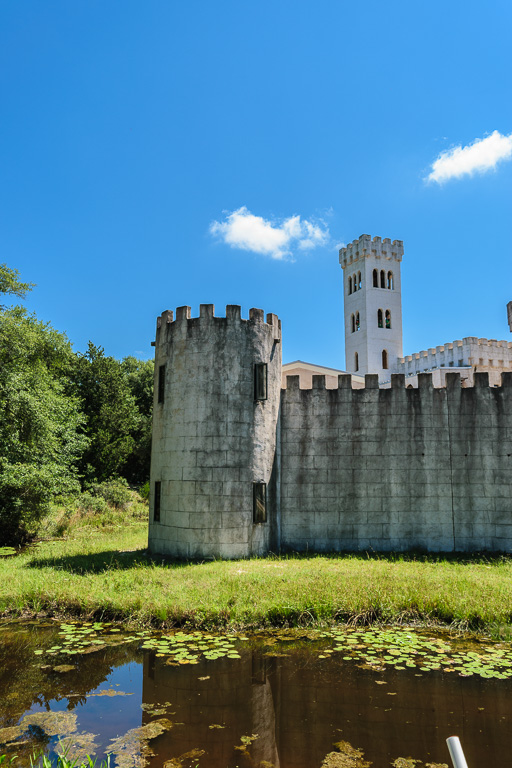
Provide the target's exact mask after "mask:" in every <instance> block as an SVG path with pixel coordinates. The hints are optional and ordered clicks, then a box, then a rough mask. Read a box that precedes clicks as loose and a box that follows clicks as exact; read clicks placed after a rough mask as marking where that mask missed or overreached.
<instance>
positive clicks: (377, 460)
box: [149, 235, 512, 558]
mask: <svg viewBox="0 0 512 768" xmlns="http://www.w3.org/2000/svg"><path fill="white" fill-rule="evenodd" d="M402 256H403V243H402V242H401V241H399V240H395V241H393V242H391V241H390V240H388V239H384V240H381V239H380V238H374V239H373V240H372V239H371V238H370V236H369V235H362V236H361V237H360V238H359V239H358V240H356V241H354V242H353V243H351V244H350V245H349V246H347V247H346V248H342V249H341V250H340V264H341V266H342V269H343V272H344V300H345V339H346V368H347V370H348V371H352V372H353V373H352V374H351V373H340V374H339V375H335V374H336V372H335V371H334V370H333V369H322V368H319V367H318V366H314V365H311V364H307V363H300V361H296V363H292V364H289V365H288V366H284V367H283V366H282V364H281V324H280V321H279V319H278V318H277V316H276V315H273V314H268V315H267V316H266V317H265V316H264V313H263V311H262V310H260V309H251V310H250V312H249V318H248V319H247V320H246V319H242V317H241V310H240V307H239V306H236V305H230V306H228V307H226V316H225V317H215V314H214V307H213V305H209V304H203V305H201V307H200V316H199V317H196V318H192V317H191V311H190V308H189V307H179V308H178V309H177V311H176V317H174V314H173V312H171V311H166V312H164V313H163V314H162V315H161V316H160V317H159V318H158V321H157V331H156V340H155V342H154V344H155V401H154V416H153V443H152V464H151V496H150V524H149V548H150V550H151V551H152V552H154V553H161V554H166V555H170V556H174V557H183V558H215V557H227V558H237V557H248V556H251V555H265V554H267V553H268V552H271V551H273V552H277V551H311V552H329V551H361V550H375V551H400V550H402V551H403V550H410V549H422V550H430V551H475V550H489V551H500V552H502V551H504V552H510V551H512V494H511V493H510V490H511V489H510V477H511V468H512V344H511V343H510V342H503V341H493V340H491V341H487V340H486V339H476V338H472V337H471V338H467V339H463V340H462V341H455V342H453V343H450V344H445V345H443V346H442V347H436V348H432V349H430V350H428V351H424V352H419V353H417V354H416V355H410V356H408V357H406V358H404V357H403V355H402V319H401V282H400V262H401V260H402ZM508 312H509V315H508V317H509V325H510V327H511V331H512V303H511V304H509V307H508ZM491 355H492V356H491ZM283 368H284V371H285V373H286V369H288V372H293V373H294V374H295V375H288V376H287V377H286V381H285V386H284V387H283V386H282V375H283ZM507 369H508V370H507ZM316 371H318V373H317V372H316ZM326 374H327V375H326ZM308 377H309V380H310V382H311V384H310V386H309V388H303V387H304V384H303V381H304V378H308ZM490 377H491V383H492V384H493V386H490ZM301 383H302V387H301V386H300V385H301Z"/></svg>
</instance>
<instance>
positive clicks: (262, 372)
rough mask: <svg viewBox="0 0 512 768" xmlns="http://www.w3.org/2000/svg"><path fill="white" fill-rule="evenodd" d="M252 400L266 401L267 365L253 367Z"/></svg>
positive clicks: (256, 364)
mask: <svg viewBox="0 0 512 768" xmlns="http://www.w3.org/2000/svg"><path fill="white" fill-rule="evenodd" d="M254 399H255V400H266V399H267V364H266V363H255V365H254Z"/></svg>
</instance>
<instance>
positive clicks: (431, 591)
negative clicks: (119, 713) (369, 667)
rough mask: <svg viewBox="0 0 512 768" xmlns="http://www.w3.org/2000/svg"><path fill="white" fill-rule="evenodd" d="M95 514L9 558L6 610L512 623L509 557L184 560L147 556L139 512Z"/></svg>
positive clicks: (254, 623) (189, 618)
mask: <svg viewBox="0 0 512 768" xmlns="http://www.w3.org/2000/svg"><path fill="white" fill-rule="evenodd" d="M88 522H90V521H88V520H85V521H80V524H78V525H76V526H74V527H73V526H72V527H70V528H68V530H67V531H66V538H63V539H53V540H48V541H40V542H38V543H36V544H35V545H32V546H30V547H28V548H27V549H26V550H24V551H22V552H21V554H18V555H16V556H13V557H0V614H2V615H3V616H4V617H15V616H22V617H27V616H40V617H42V616H56V617H61V618H62V617H66V618H75V619H84V620H85V619H90V618H92V617H94V618H96V619H103V620H106V619H109V620H116V621H121V622H123V623H125V624H129V625H149V624H151V625H153V626H162V627H164V626H166V627H169V626H173V625H174V626H190V627H209V628H215V627H237V628H246V629H250V628H262V627H271V626H315V625H316V626H322V625H324V626H325V625H328V624H332V623H343V622H352V623H354V622H361V623H370V622H376V621H379V622H387V623H415V622H420V623H424V624H432V623H440V624H444V625H451V626H452V627H454V628H457V629H460V630H484V631H490V632H491V633H492V634H495V635H498V636H499V635H501V636H503V635H504V634H505V635H506V636H508V629H509V627H510V625H511V624H512V590H511V589H510V584H511V577H512V559H511V558H509V557H501V558H500V557H497V558H484V557H480V558H477V557H475V558H467V557H466V558H464V559H462V558H453V557H450V556H446V557H444V556H438V557H434V556H422V555H418V556H416V557H413V556H399V555H396V556H377V555H374V556H369V555H345V556H342V555H336V556H334V555H333V556H308V557H306V556H283V557H268V558H264V559H263V558H262V559H251V560H238V561H222V560H219V561H215V562H201V563H199V562H194V563H192V562H191V563H183V562H173V561H169V560H165V559H163V558H161V557H153V558H152V557H151V556H150V555H148V553H147V551H146V549H145V547H146V544H147V521H146V519H141V518H140V516H139V517H133V518H131V519H130V518H128V519H127V518H126V517H124V519H123V520H122V524H117V525H107V526H106V527H104V528H100V527H97V526H94V525H90V524H87V523H88ZM109 522H110V521H109Z"/></svg>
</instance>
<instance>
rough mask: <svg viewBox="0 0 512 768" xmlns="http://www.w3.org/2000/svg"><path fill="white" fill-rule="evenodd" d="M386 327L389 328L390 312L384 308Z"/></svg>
mask: <svg viewBox="0 0 512 768" xmlns="http://www.w3.org/2000/svg"><path fill="white" fill-rule="evenodd" d="M386 328H391V312H390V311H389V309H386Z"/></svg>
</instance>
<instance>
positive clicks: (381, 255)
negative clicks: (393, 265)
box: [340, 235, 404, 268]
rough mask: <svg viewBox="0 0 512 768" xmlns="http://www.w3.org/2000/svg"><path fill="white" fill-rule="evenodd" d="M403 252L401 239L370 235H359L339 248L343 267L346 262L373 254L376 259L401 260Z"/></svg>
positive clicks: (349, 262)
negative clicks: (356, 238) (372, 236)
mask: <svg viewBox="0 0 512 768" xmlns="http://www.w3.org/2000/svg"><path fill="white" fill-rule="evenodd" d="M403 254H404V244H403V241H402V240H393V242H391V240H390V239H389V237H385V238H384V240H383V239H382V238H380V237H374V238H373V240H372V238H371V236H370V235H361V237H360V238H359V239H358V240H353V241H352V242H351V243H349V244H348V245H346V246H345V247H344V248H340V264H341V266H342V267H343V268H344V267H345V266H347V264H351V263H352V262H354V261H358V260H359V259H363V258H365V257H367V256H374V257H375V258H377V259H396V260H397V261H401V260H402V256H403Z"/></svg>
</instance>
